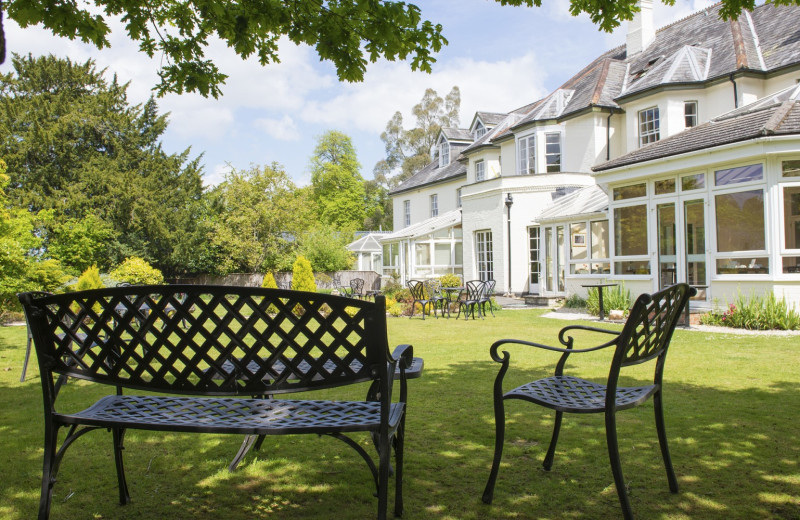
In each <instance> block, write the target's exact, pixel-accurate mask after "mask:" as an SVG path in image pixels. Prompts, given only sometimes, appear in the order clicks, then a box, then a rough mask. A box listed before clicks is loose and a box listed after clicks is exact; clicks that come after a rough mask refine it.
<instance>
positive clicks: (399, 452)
mask: <svg viewBox="0 0 800 520" xmlns="http://www.w3.org/2000/svg"><path fill="white" fill-rule="evenodd" d="M405 425H406V418H405V415H403V418H402V419H400V426H399V427H398V428H397V432H396V433H395V435H394V465H395V471H394V516H397V517H400V516H403V444H404V442H405V435H406V431H405V430H406V426H405Z"/></svg>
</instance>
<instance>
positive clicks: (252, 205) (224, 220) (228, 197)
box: [207, 163, 313, 274]
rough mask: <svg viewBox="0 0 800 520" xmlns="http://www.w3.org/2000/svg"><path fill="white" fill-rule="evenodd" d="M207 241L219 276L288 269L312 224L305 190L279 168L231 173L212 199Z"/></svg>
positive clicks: (260, 168)
mask: <svg viewBox="0 0 800 520" xmlns="http://www.w3.org/2000/svg"><path fill="white" fill-rule="evenodd" d="M209 197H210V199H211V205H212V208H211V211H210V212H209V214H208V215H207V218H208V219H209V225H208V228H209V229H210V230H211V231H210V233H209V235H208V241H209V242H210V244H211V249H212V251H213V254H214V255H215V258H216V264H217V269H218V272H220V273H222V274H226V273H232V272H247V273H255V272H264V271H266V270H281V269H287V268H288V267H289V266H291V265H292V259H293V258H294V257H295V252H296V249H297V246H298V240H297V238H298V237H299V236H300V235H301V234H302V232H303V231H304V230H305V229H306V228H307V227H308V223H309V222H310V221H311V220H313V219H312V218H311V216H310V215H309V211H308V209H307V208H308V207H309V203H308V202H309V201H308V200H307V198H306V192H305V191H304V190H298V189H296V188H295V185H294V184H293V183H292V181H291V180H290V179H289V176H288V175H287V174H286V172H285V171H284V170H283V167H282V166H280V165H279V164H277V163H273V164H272V165H271V166H264V167H263V168H262V167H258V166H253V167H251V168H250V169H249V170H244V171H240V170H233V171H231V172H230V173H229V174H228V175H227V176H226V177H225V181H223V182H222V183H221V184H219V185H218V186H217V187H216V188H215V189H214V190H213V191H212V192H211V193H210V194H209Z"/></svg>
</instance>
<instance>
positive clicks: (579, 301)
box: [564, 294, 605, 309]
mask: <svg viewBox="0 0 800 520" xmlns="http://www.w3.org/2000/svg"><path fill="white" fill-rule="evenodd" d="M564 307H566V308H568V309H580V308H583V307H586V300H584V299H583V298H581V297H580V296H578V295H577V294H572V295H570V297H569V298H567V299H566V301H565V302H564ZM603 308H604V309H605V298H603Z"/></svg>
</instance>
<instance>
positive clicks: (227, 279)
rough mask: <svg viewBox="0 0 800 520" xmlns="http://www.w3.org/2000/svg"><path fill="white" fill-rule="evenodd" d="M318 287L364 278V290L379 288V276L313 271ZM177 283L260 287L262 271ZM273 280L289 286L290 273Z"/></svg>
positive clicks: (376, 274) (193, 279)
mask: <svg viewBox="0 0 800 520" xmlns="http://www.w3.org/2000/svg"><path fill="white" fill-rule="evenodd" d="M314 278H315V279H316V282H317V288H318V289H335V288H336V287H337V284H336V280H337V279H338V281H339V285H343V286H345V287H350V281H351V280H353V279H355V278H361V279H362V280H364V290H367V289H380V288H381V276H380V275H379V274H378V273H376V272H375V271H336V272H327V273H314ZM176 281H177V282H178V283H188V284H192V285H229V286H243V287H261V284H262V283H263V281H264V275H263V274H262V273H233V274H227V275H213V274H203V275H200V276H197V277H195V278H181V279H180V280H176ZM275 281H276V282H277V283H278V287H281V288H286V289H288V288H290V287H291V285H292V273H291V272H289V271H279V272H277V273H275Z"/></svg>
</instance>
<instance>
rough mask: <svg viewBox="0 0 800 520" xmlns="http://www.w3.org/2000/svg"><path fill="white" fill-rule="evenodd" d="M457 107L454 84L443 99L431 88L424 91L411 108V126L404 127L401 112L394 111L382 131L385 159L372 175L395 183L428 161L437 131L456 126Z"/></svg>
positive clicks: (459, 95)
mask: <svg viewBox="0 0 800 520" xmlns="http://www.w3.org/2000/svg"><path fill="white" fill-rule="evenodd" d="M460 110H461V91H460V90H459V88H458V87H457V86H454V87H453V88H452V89H451V90H450V92H449V93H448V94H447V96H445V97H444V99H442V97H441V96H439V94H438V93H437V92H436V91H435V90H434V89H432V88H429V89H427V90H425V94H424V95H423V96H422V100H420V102H419V103H417V104H416V105H414V107H413V108H412V109H411V113H412V114H414V118H415V120H416V126H415V127H414V128H411V129H409V130H405V129H404V128H403V114H401V113H400V112H395V114H394V115H393V116H392V118H391V119H390V120H389V122H388V123H386V130H384V132H383V133H382V134H381V140H382V141H383V142H384V145H385V147H386V159H383V160H381V161H379V162H378V164H376V165H375V170H374V172H375V178H376V179H378V180H379V181H381V182H383V183H385V184H387V185H389V186H396V185H398V184H400V183H401V182H403V181H404V180H406V179H408V178H409V177H411V176H412V175H414V173H416V172H417V171H418V170H419V169H420V168H422V167H423V166H425V165H426V164H428V163H429V162H431V148H432V147H433V145H434V144H435V143H436V138H437V137H438V136H439V132H440V131H441V129H442V128H447V127H457V126H458V124H459V119H460V117H459V112H460Z"/></svg>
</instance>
